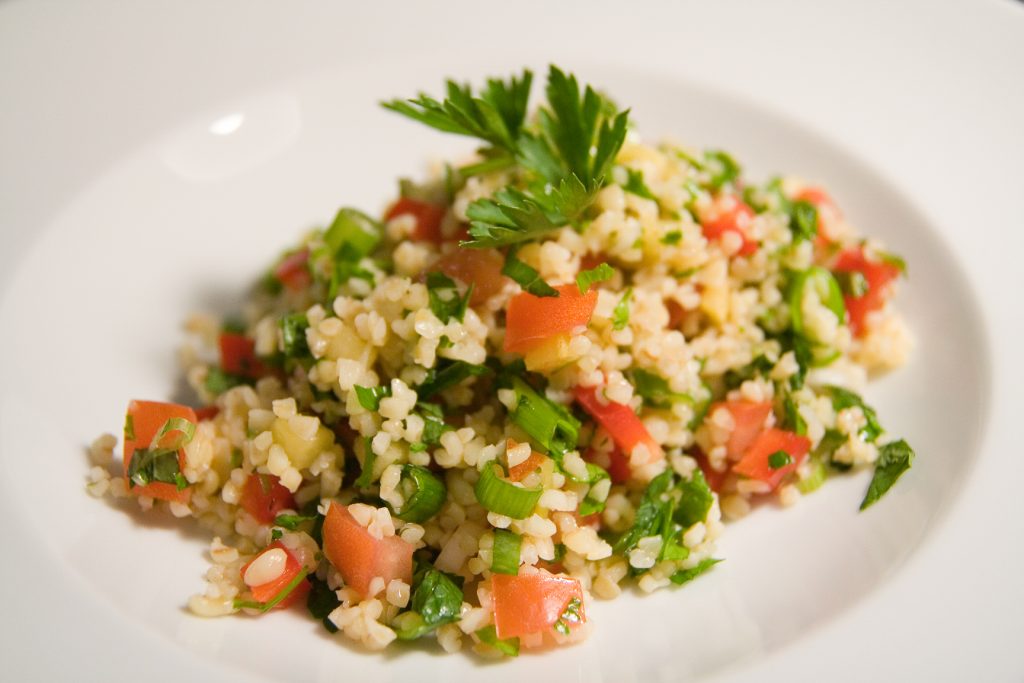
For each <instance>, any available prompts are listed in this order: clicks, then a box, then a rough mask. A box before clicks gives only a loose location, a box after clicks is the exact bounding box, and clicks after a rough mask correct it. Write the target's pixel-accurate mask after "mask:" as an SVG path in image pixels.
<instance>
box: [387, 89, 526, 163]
mask: <svg viewBox="0 0 1024 683" xmlns="http://www.w3.org/2000/svg"><path fill="white" fill-rule="evenodd" d="M532 82H533V73H532V72H531V71H529V70H528V69H527V70H524V71H523V75H522V76H521V77H520V78H516V77H514V76H513V77H512V78H510V79H509V80H507V81H502V80H499V79H496V78H491V79H488V81H487V85H486V87H484V88H483V89H482V90H481V91H480V92H479V93H477V94H474V93H473V89H472V88H471V87H470V86H469V85H459V84H458V83H456V82H455V81H451V80H449V81H447V95H448V97H447V99H445V100H444V102H438V101H437V100H435V99H433V98H432V97H429V96H427V95H425V94H423V93H421V94H420V95H419V96H418V97H416V98H415V99H411V100H404V101H403V100H391V101H390V102H382V103H381V104H382V106H383V107H384V108H385V109H390V110H391V111H394V112H398V113H399V114H402V115H404V116H408V117H409V118H411V119H415V120H416V121H419V122H420V123H425V124H426V125H428V126H430V127H432V128H436V129H437V130H440V131H444V132H446V133H456V134H458V135H466V136H469V137H474V138H480V139H481V140H485V141H486V142H489V143H490V144H491V145H493V146H494V147H496V148H498V149H501V150H503V151H505V152H507V153H508V154H509V155H510V156H514V155H515V152H516V149H517V143H516V140H517V138H518V137H519V133H520V129H521V128H522V125H523V122H524V121H525V119H526V111H527V105H528V103H529V99H530V86H531V84H532Z"/></svg>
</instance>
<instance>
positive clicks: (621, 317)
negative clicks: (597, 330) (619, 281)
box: [612, 287, 633, 330]
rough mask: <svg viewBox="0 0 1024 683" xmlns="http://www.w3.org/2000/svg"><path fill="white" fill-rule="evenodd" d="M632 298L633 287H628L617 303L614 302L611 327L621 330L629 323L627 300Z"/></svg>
mask: <svg viewBox="0 0 1024 683" xmlns="http://www.w3.org/2000/svg"><path fill="white" fill-rule="evenodd" d="M632 298H633V288H632V287H630V288H629V289H627V290H626V293H625V294H623V295H622V298H621V299H619V303H617V304H615V308H614V309H613V310H612V328H613V329H615V330H623V329H625V328H626V325H628V324H629V300H630V299H632Z"/></svg>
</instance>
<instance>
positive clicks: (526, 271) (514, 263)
mask: <svg viewBox="0 0 1024 683" xmlns="http://www.w3.org/2000/svg"><path fill="white" fill-rule="evenodd" d="M518 251H519V248H518V247H512V248H511V249H509V252H508V254H507V255H506V256H505V265H503V266H502V267H501V274H502V275H504V276H506V277H509V278H512V279H513V280H515V281H516V282H517V283H519V286H520V287H522V288H523V291H526V292H529V293H530V294H533V295H534V296H558V290H557V289H555V288H554V287H552V286H551V285H549V284H548V283H547V282H545V281H544V279H543V278H542V277H541V276H540V273H538V272H537V271H536V270H534V269H533V268H531V267H530V266H529V265H527V264H525V263H523V262H522V261H520V260H519V259H518V258H517V257H516V254H517V253H518Z"/></svg>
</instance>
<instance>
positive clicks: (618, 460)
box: [583, 443, 632, 484]
mask: <svg viewBox="0 0 1024 683" xmlns="http://www.w3.org/2000/svg"><path fill="white" fill-rule="evenodd" d="M583 459H584V460H586V461H587V462H592V463H594V464H595V465H600V466H601V467H603V468H605V469H606V470H608V475H609V476H610V477H611V478H612V483H613V484H623V483H625V482H627V481H629V477H630V476H631V474H632V473H631V472H630V470H629V458H627V457H626V456H625V455H623V453H622V449H620V448H619V446H618V444H615V443H613V444H612V450H611V451H609V452H608V453H607V454H606V455H605V456H604V457H600V456H598V455H597V454H596V453H595V452H594V450H593V449H589V450H587V452H586V453H584V454H583Z"/></svg>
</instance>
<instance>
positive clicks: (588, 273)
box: [576, 263, 615, 294]
mask: <svg viewBox="0 0 1024 683" xmlns="http://www.w3.org/2000/svg"><path fill="white" fill-rule="evenodd" d="M613 277H615V269H614V268H612V267H611V266H609V265H608V264H607V263H602V264H601V265H599V266H597V267H596V268H591V269H589V270H584V271H580V274H579V275H577V276H576V286H577V287H579V289H580V294H586V293H587V291H588V290H589V289H590V286H591V285H593V284H596V283H598V282H605V281H607V280H611V279H612V278H613Z"/></svg>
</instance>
